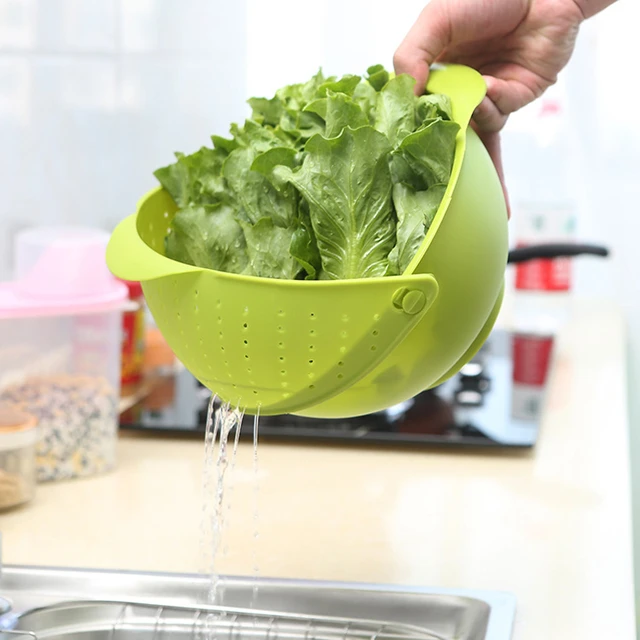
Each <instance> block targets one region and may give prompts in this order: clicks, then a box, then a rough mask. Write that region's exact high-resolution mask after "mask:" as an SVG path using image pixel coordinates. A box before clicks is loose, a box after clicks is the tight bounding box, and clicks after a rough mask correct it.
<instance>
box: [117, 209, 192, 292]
mask: <svg viewBox="0 0 640 640" xmlns="http://www.w3.org/2000/svg"><path fill="white" fill-rule="evenodd" d="M136 221H137V214H135V213H134V214H133V215H130V216H129V217H127V218H125V219H124V220H123V221H122V222H120V224H118V226H117V227H116V228H115V229H114V231H113V233H112V234H111V238H110V240H109V244H108V245H107V266H108V267H109V269H110V271H111V273H113V275H114V276H116V278H120V279H121V280H130V281H134V282H146V281H149V280H156V279H157V278H164V277H165V276H172V275H176V274H178V273H187V272H192V271H196V272H200V271H202V269H199V268H198V267H193V266H191V265H188V264H183V263H182V262H176V261H175V260H171V259H169V258H166V257H165V256H163V255H161V254H160V253H158V252H157V251H154V250H153V249H152V248H151V247H150V246H149V245H148V244H147V243H146V242H144V240H143V239H142V238H141V237H140V234H139V233H138V229H137V227H136Z"/></svg>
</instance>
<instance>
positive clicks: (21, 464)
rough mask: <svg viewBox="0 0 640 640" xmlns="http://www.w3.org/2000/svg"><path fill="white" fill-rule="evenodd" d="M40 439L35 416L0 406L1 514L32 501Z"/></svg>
mask: <svg viewBox="0 0 640 640" xmlns="http://www.w3.org/2000/svg"><path fill="white" fill-rule="evenodd" d="M37 439H38V430H37V427H36V419H35V418H34V417H33V416H31V415H29V414H27V413H24V412H23V411H18V410H17V409H15V408H13V407H10V406H1V405H0V511H2V510H5V509H9V508H11V507H16V506H18V505H21V504H24V503H25V502H28V501H29V500H31V499H32V498H33V496H34V493H35V487H36V464H35V457H36V451H35V449H36V442H37Z"/></svg>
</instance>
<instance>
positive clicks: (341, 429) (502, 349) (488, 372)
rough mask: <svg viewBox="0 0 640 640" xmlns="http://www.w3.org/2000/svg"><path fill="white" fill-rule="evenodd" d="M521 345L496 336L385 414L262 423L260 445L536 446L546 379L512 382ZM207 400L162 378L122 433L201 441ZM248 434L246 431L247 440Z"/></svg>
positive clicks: (181, 379)
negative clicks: (440, 380)
mask: <svg viewBox="0 0 640 640" xmlns="http://www.w3.org/2000/svg"><path fill="white" fill-rule="evenodd" d="M518 338H519V339H523V337H522V336H518V337H516V336H515V335H514V334H512V333H509V332H506V331H502V330H495V331H494V332H493V333H492V334H491V336H490V337H489V340H487V342H486V343H485V345H484V347H483V348H482V349H481V350H480V352H479V353H478V355H477V356H476V357H475V358H474V359H473V361H472V362H470V363H469V364H467V365H466V366H465V367H464V368H463V369H462V370H461V371H460V373H459V374H457V375H456V376H454V377H453V378H452V379H450V380H448V381H447V382H445V383H444V384H442V385H440V386H438V387H436V388H434V389H431V390H428V391H425V392H423V393H421V394H420V395H418V396H416V397H415V398H413V399H411V400H409V401H407V402H405V403H403V404H401V405H398V406H395V407H392V408H390V409H388V410H387V411H384V412H381V413H377V414H372V415H368V416H363V417H359V418H353V419H345V420H319V419H311V418H302V417H297V416H289V415H284V416H262V417H261V418H260V426H259V429H260V439H261V440H266V439H286V440H290V441H298V442H303V441H325V442H328V441H333V442H336V441H337V442H342V443H349V442H352V443H361V444H375V445H380V446H384V445H386V446H388V445H390V444H411V445H414V446H415V445H424V446H434V445H448V446H461V445H462V446H471V447H478V446H481V447H508V448H513V447H516V448H526V447H532V446H533V445H534V444H535V443H536V440H537V437H538V432H539V427H540V417H541V413H542V408H543V404H544V397H545V388H546V379H547V378H548V376H547V375H546V371H545V375H544V376H543V377H544V382H542V383H541V382H540V381H539V380H538V381H537V383H536V384H531V383H529V384H522V383H520V382H516V381H515V380H514V378H517V376H514V353H515V349H514V345H515V340H517V339H518ZM524 338H525V339H529V340H531V339H533V340H534V341H535V340H537V338H536V337H533V338H532V337H531V336H529V337H528V338H527V337H524ZM542 339H543V340H547V339H546V338H542ZM521 368H522V367H520V369H521ZM547 368H548V365H547ZM209 397H210V393H209V391H208V390H207V389H205V388H204V387H203V386H202V385H201V384H200V383H199V382H197V381H196V380H195V378H194V377H193V376H192V375H191V374H190V373H189V372H187V371H186V370H184V369H181V370H179V371H176V372H170V373H167V374H166V375H164V376H162V377H160V378H158V380H157V382H156V384H155V387H154V388H153V390H152V392H151V393H149V394H147V395H145V396H144V398H143V399H142V400H139V401H138V402H137V403H136V404H134V405H133V406H132V407H131V408H129V409H128V410H127V411H125V412H124V413H123V414H122V416H121V423H120V426H121V429H127V430H142V431H150V432H161V433H166V434H177V433H179V434H188V433H190V434H193V435H194V436H197V437H202V436H203V433H204V428H205V420H206V413H207V405H208V401H209ZM246 422H247V420H246V421H245V423H246ZM251 432H252V429H251V428H248V427H247V426H245V429H244V431H243V433H244V436H245V437H248V436H250V435H251Z"/></svg>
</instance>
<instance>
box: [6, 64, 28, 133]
mask: <svg viewBox="0 0 640 640" xmlns="http://www.w3.org/2000/svg"><path fill="white" fill-rule="evenodd" d="M31 88H32V81H31V67H30V64H29V61H28V60H26V59H25V58H23V57H21V56H17V55H9V56H2V57H0V122H2V123H3V124H5V125H14V126H26V125H28V124H29V120H30V116H31V105H32V100H31ZM3 142H5V141H4V139H3Z"/></svg>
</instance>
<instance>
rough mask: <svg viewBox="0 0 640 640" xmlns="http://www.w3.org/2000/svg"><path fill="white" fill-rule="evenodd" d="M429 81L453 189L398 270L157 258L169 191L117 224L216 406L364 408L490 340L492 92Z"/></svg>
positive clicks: (436, 378)
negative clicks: (277, 268)
mask: <svg viewBox="0 0 640 640" xmlns="http://www.w3.org/2000/svg"><path fill="white" fill-rule="evenodd" d="M428 89H429V91H432V92H436V93H444V94H447V95H448V96H449V97H450V98H451V102H452V107H453V117H454V120H456V122H458V123H459V124H460V125H461V131H460V133H459V135H458V140H457V146H456V155H455V161H454V167H453V174H452V178H451V181H450V183H449V186H448V189H447V191H446V193H445V197H444V199H443V201H442V204H441V205H440V208H439V210H438V212H437V214H436V216H435V218H434V221H433V223H432V225H431V227H430V229H429V232H428V234H427V237H426V238H425V240H424V242H423V244H422V246H421V248H420V251H419V252H418V254H417V255H416V256H415V258H414V260H413V262H412V263H411V264H410V266H409V268H408V269H407V271H406V272H405V274H403V275H402V276H397V277H384V278H368V279H361V280H344V281H300V280H275V279H267V278H255V277H248V276H239V275H235V274H229V273H221V272H218V271H213V270H210V269H202V268H198V267H193V266H190V265H186V264H182V263H179V262H175V261H173V260H170V259H169V258H166V257H165V256H164V255H163V251H164V237H165V235H166V233H167V229H168V226H169V223H170V222H171V218H172V216H173V215H174V214H175V211H176V205H175V203H174V202H173V200H172V199H171V197H170V196H169V195H168V193H166V192H165V191H164V190H163V189H155V190H153V191H151V192H150V193H148V194H147V195H146V196H145V197H144V198H142V200H141V201H140V202H139V204H138V209H137V212H136V213H135V214H134V215H132V216H130V217H128V218H126V219H125V220H123V221H122V222H121V223H120V224H119V225H118V227H117V228H116V229H115V231H114V233H113V236H112V238H111V241H110V243H109V246H108V250H107V262H108V264H109V267H110V269H111V271H112V272H113V273H114V274H115V275H116V276H118V277H120V278H123V279H126V280H136V281H140V282H141V283H142V287H143V290H144V295H145V298H146V301H147V304H148V306H149V309H150V311H151V313H152V314H153V317H154V319H155V321H156V323H157V325H158V327H159V329H160V331H161V332H162V333H163V335H164V336H165V339H166V340H167V342H168V344H169V345H170V347H171V348H172V349H173V350H174V352H175V354H176V356H177V357H178V358H179V359H180V361H181V362H182V363H183V364H184V365H185V366H186V367H187V369H188V370H189V371H191V373H192V374H193V375H194V376H195V377H196V378H197V379H198V380H200V381H201V382H202V383H203V384H204V385H206V386H207V387H208V388H209V389H210V390H211V391H213V392H214V393H216V394H217V395H218V396H219V397H220V398H221V399H222V400H224V401H228V402H230V403H232V404H234V405H239V406H240V407H243V408H244V409H245V410H246V412H247V413H249V414H255V413H258V412H260V413H261V414H264V415H276V414H284V413H291V414H298V415H303V416H309V417H343V418H344V417H353V416H358V415H364V414H369V413H373V412H376V411H380V410H383V409H385V408H388V407H390V406H392V405H394V404H397V403H399V402H403V401H404V400H407V399H409V398H411V397H413V396H414V395H416V394H418V393H419V392H421V391H424V390H425V389H428V388H430V387H433V386H435V385H437V384H439V383H441V382H443V381H444V380H446V379H447V378H449V377H450V376H452V375H454V374H455V373H456V372H457V371H459V369H460V368H461V367H462V366H463V365H464V364H465V363H466V362H468V361H469V360H470V359H471V357H472V356H473V355H474V354H475V353H476V352H477V351H478V349H479V348H480V347H481V346H482V344H483V342H484V341H485V340H486V338H487V336H488V334H489V332H490V331H491V329H492V327H493V324H494V322H495V319H496V316H497V314H498V311H499V309H500V304H501V301H502V291H503V282H504V271H505V266H506V263H507V252H508V238H507V212H506V206H505V201H504V197H503V193H502V189H501V186H500V182H499V180H498V176H497V174H496V171H495V169H494V166H493V163H492V162H491V159H490V158H489V156H488V154H487V152H486V150H485V148H484V146H483V144H482V142H481V141H480V139H479V138H478V136H477V135H476V134H475V132H474V131H473V130H472V129H471V128H470V127H469V122H470V119H471V115H472V113H473V110H474V109H475V108H476V106H477V105H478V104H479V103H480V101H481V100H482V98H483V97H484V95H485V90H486V87H485V84H484V81H483V80H482V77H481V76H480V75H479V74H478V73H476V72H475V71H473V70H472V69H469V68H467V67H463V66H458V65H451V66H445V67H438V68H434V69H433V70H432V72H431V75H430V78H429V83H428Z"/></svg>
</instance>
